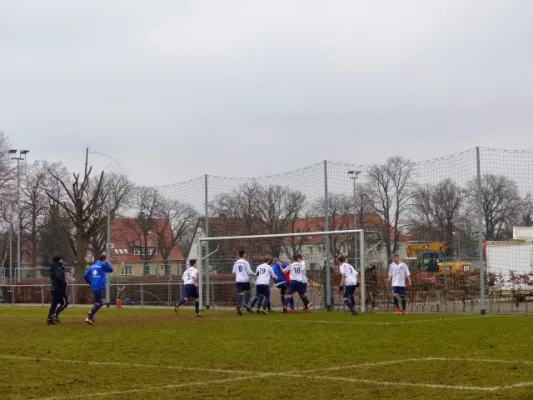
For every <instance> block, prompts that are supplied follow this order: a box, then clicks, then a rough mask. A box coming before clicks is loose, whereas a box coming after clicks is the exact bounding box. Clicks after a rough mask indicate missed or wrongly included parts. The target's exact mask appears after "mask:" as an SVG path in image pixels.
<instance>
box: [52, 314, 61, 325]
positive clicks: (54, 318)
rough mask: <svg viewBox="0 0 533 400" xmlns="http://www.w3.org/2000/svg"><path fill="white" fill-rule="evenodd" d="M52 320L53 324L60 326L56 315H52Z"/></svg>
mask: <svg viewBox="0 0 533 400" xmlns="http://www.w3.org/2000/svg"><path fill="white" fill-rule="evenodd" d="M52 319H53V320H54V322H55V323H56V324H60V323H61V321H60V320H59V317H58V316H57V315H54V316H53V317H52Z"/></svg>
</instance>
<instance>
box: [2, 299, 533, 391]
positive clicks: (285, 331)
mask: <svg viewBox="0 0 533 400" xmlns="http://www.w3.org/2000/svg"><path fill="white" fill-rule="evenodd" d="M85 312H86V311H85V310H82V309H68V310H67V311H65V312H64V315H63V316H62V322H63V323H62V324H61V325H58V326H46V325H45V324H44V320H45V318H44V315H45V314H46V309H45V308H23V307H5V306H4V307H0V332H1V336H0V338H1V346H0V398H2V399H43V398H54V399H62V398H85V397H87V395H89V394H91V395H93V396H92V397H93V398H96V399H131V398H136V399H158V400H164V399H176V398H186V399H188V400H194V399H206V398H207V399H218V398H226V399H234V398H246V399H265V398H305V399H332V398H334V399H354V398H357V399H395V398H408V399H428V398H431V399H433V400H439V399H446V400H450V399H524V400H525V399H531V398H533V358H531V349H532V348H533V335H531V327H532V322H533V319H532V318H533V317H527V316H513V317H510V316H509V317H507V316H458V315H443V314H437V315H435V314H433V315H431V314H427V315H408V316H396V315H385V314H365V315H359V316H355V317H353V316H351V315H349V314H347V313H340V312H336V313H325V312H316V313H311V314H300V313H299V314H281V313H272V314H270V315H268V316H265V315H250V314H246V315H244V316H242V317H239V316H237V315H236V314H234V313H232V312H223V311H219V312H210V313H209V312H205V313H204V317H203V318H201V319H200V318H194V317H193V315H192V313H191V312H190V311H184V312H183V313H180V315H178V316H176V315H174V312H173V311H172V310H170V309H169V310H147V309H119V310H117V309H103V310H101V311H100V313H99V314H98V315H97V319H96V321H97V324H96V325H95V326H92V327H91V326H88V325H86V324H85V323H84V322H83V320H84V318H85Z"/></svg>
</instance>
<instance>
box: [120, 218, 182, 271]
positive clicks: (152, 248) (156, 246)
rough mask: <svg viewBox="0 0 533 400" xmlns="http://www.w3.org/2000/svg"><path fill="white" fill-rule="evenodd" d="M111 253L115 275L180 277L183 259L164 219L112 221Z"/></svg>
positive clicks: (121, 219) (122, 219)
mask: <svg viewBox="0 0 533 400" xmlns="http://www.w3.org/2000/svg"><path fill="white" fill-rule="evenodd" d="M111 243H112V249H111V254H110V261H111V264H112V265H113V266H114V267H115V268H114V273H113V274H114V275H115V276H150V275H152V276H170V275H181V273H182V267H183V265H184V256H183V254H182V251H181V249H180V248H179V246H178V244H177V243H175V241H174V238H173V233H172V229H171V226H170V224H169V222H168V221H167V220H166V219H164V218H154V219H150V220H149V221H143V220H140V219H138V218H118V219H115V220H113V221H112V222H111Z"/></svg>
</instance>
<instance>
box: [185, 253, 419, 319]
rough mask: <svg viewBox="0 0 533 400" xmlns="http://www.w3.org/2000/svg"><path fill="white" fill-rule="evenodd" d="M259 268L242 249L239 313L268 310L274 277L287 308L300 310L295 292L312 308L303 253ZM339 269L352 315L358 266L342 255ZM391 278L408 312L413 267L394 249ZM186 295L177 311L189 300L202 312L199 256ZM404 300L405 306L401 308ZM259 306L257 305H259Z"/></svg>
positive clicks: (236, 267)
mask: <svg viewBox="0 0 533 400" xmlns="http://www.w3.org/2000/svg"><path fill="white" fill-rule="evenodd" d="M263 261H264V262H263V263H262V264H260V265H259V266H258V267H257V268H256V270H255V272H254V271H253V270H252V268H251V267H250V263H249V262H248V261H247V259H246V252H245V251H244V250H242V251H239V258H238V259H237V261H236V262H235V264H234V265H233V274H234V275H235V283H236V288H237V313H238V314H239V315H242V307H243V306H244V308H245V309H246V311H248V312H250V313H253V312H254V311H255V312H256V313H263V314H268V313H269V312H270V311H271V306H270V280H271V279H272V281H273V283H274V286H276V288H278V289H279V291H280V295H281V304H282V305H283V312H284V313H287V312H296V309H295V306H294V296H295V295H296V294H298V296H299V297H300V299H301V301H302V303H303V305H304V310H303V311H304V312H309V311H310V308H309V307H310V306H311V302H310V301H309V299H308V298H307V295H306V293H307V266H306V264H305V261H304V260H303V257H302V255H301V254H298V255H296V256H294V261H293V262H292V263H282V262H281V261H280V260H279V259H277V258H275V259H271V258H270V257H267V258H265V259H264V260H263ZM337 261H338V262H339V272H340V274H341V276H342V280H341V285H340V287H339V290H340V291H341V292H342V293H343V299H344V304H345V305H346V307H348V309H349V310H350V312H351V313H352V315H356V314H357V311H356V303H355V297H354V294H355V290H356V288H357V287H358V286H359V282H358V275H359V273H358V272H357V271H356V269H355V268H354V267H353V266H352V265H350V264H349V263H347V262H346V257H344V256H339V257H338V258H337ZM388 275H389V276H388V282H389V284H390V285H391V289H392V296H393V302H394V304H395V306H396V311H395V312H396V314H404V315H405V314H407V307H406V303H407V300H406V292H405V288H406V284H409V285H410V284H411V277H410V275H411V274H410V271H409V268H408V267H407V265H406V264H404V263H403V262H401V261H400V255H399V254H398V253H394V254H393V256H392V263H391V264H390V266H389V274H388ZM250 276H255V277H256V280H255V289H256V293H255V297H254V298H253V300H252V301H251V302H250V297H251V296H250V291H251V285H250ZM182 279H183V284H184V295H183V298H182V299H181V300H180V302H179V303H178V304H176V306H175V311H176V312H178V310H179V308H180V307H181V306H183V305H184V304H185V302H186V301H188V300H193V301H194V304H195V316H201V314H200V312H199V302H198V298H199V295H198V269H197V268H196V260H190V266H189V268H187V269H186V270H185V272H184V273H183V277H182ZM400 301H401V306H402V308H401V309H400ZM255 307H257V308H255ZM254 308H255V310H254Z"/></svg>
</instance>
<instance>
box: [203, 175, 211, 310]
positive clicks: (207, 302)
mask: <svg viewBox="0 0 533 400" xmlns="http://www.w3.org/2000/svg"><path fill="white" fill-rule="evenodd" d="M204 230H205V236H206V237H209V175H207V174H205V227H204ZM205 249H206V252H205V254H206V258H205V267H206V268H205V288H206V290H205V309H206V310H209V307H210V306H211V297H210V292H209V242H208V241H207V242H205Z"/></svg>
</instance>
